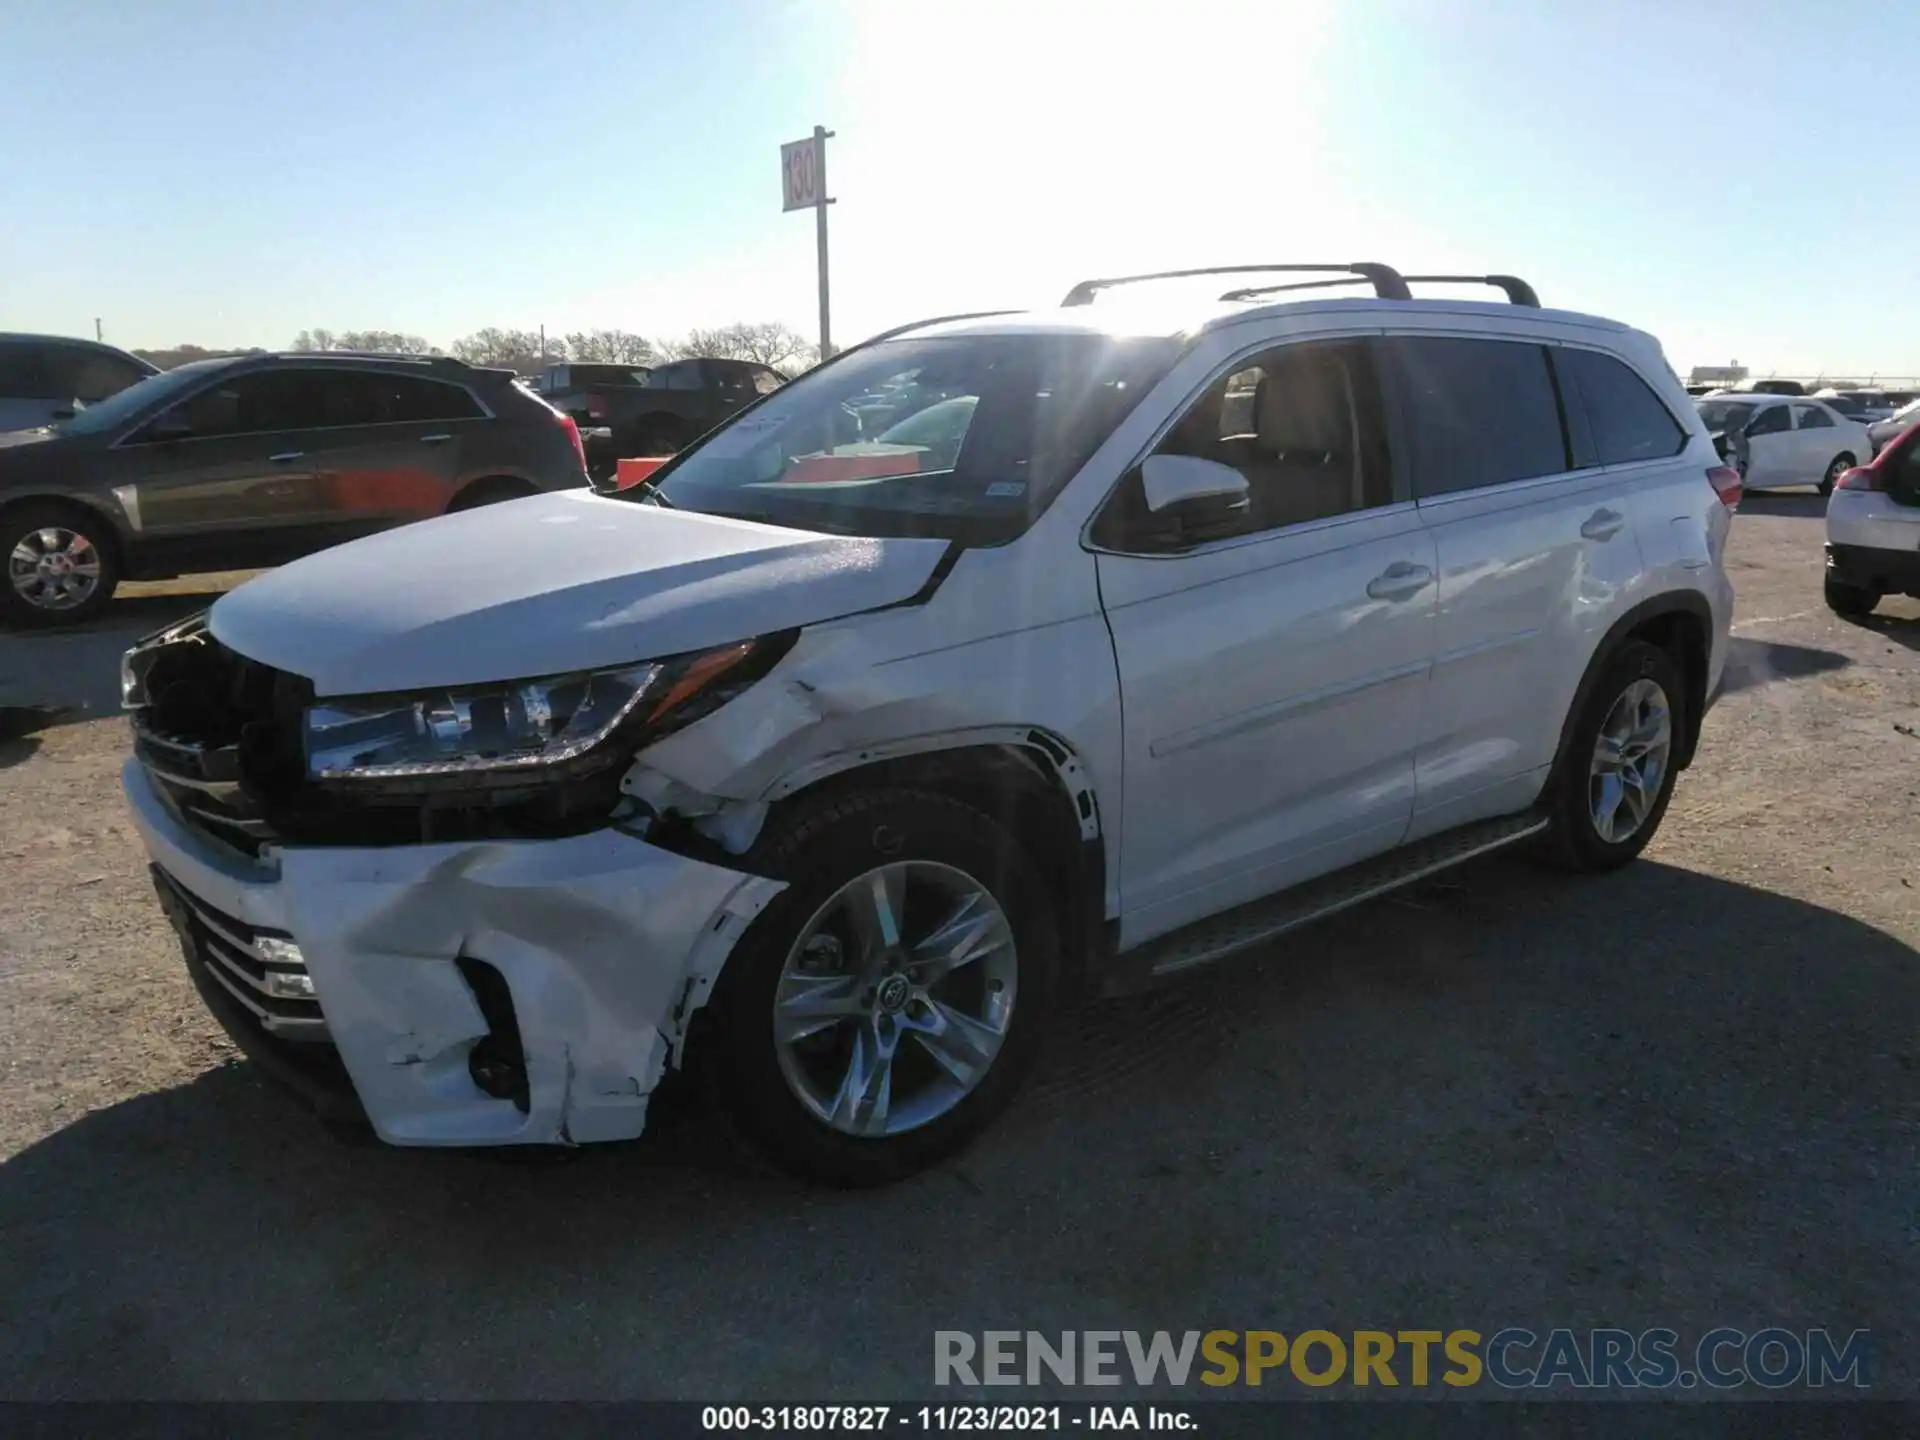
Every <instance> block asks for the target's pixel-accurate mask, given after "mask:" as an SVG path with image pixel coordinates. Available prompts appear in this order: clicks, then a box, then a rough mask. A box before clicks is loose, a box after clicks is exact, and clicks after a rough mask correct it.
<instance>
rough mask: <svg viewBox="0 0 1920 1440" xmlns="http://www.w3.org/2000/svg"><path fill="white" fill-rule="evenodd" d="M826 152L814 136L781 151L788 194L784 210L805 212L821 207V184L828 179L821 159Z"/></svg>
mask: <svg viewBox="0 0 1920 1440" xmlns="http://www.w3.org/2000/svg"><path fill="white" fill-rule="evenodd" d="M824 148H825V147H824V146H822V145H821V143H820V140H819V138H818V137H817V136H813V135H809V136H808V137H807V138H806V139H804V140H795V141H793V142H792V143H791V144H788V145H782V146H781V147H780V179H781V182H782V187H783V189H784V190H785V193H786V203H785V204H784V205H782V206H781V207H780V208H781V209H782V210H804V209H806V208H807V207H808V206H809V205H818V204H819V203H820V199H821V192H822V190H823V188H824V187H823V185H822V184H821V182H822V181H823V180H824V179H825V178H826V177H825V175H824V174H823V173H822V172H823V171H824V170H825V168H826V167H825V166H824V165H823V164H822V163H821V157H820V151H821V150H822V149H824Z"/></svg>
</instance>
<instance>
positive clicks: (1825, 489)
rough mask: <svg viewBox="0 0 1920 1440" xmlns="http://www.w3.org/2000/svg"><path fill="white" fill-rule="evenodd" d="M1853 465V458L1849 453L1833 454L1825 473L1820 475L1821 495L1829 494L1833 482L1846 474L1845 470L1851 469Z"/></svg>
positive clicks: (1831, 491)
mask: <svg viewBox="0 0 1920 1440" xmlns="http://www.w3.org/2000/svg"><path fill="white" fill-rule="evenodd" d="M1853 465H1854V459H1853V456H1851V455H1848V454H1844V453H1843V454H1839V455H1836V456H1834V457H1833V459H1832V461H1831V462H1830V463H1829V464H1828V465H1827V473H1826V474H1825V475H1823V476H1821V477H1820V493H1821V494H1822V495H1831V494H1832V493H1833V487H1834V484H1835V482H1837V481H1838V480H1839V479H1840V477H1841V476H1842V475H1844V474H1846V472H1847V471H1849V470H1851V469H1852V468H1853Z"/></svg>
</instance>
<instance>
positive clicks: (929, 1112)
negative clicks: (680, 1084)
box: [696, 790, 1061, 1187]
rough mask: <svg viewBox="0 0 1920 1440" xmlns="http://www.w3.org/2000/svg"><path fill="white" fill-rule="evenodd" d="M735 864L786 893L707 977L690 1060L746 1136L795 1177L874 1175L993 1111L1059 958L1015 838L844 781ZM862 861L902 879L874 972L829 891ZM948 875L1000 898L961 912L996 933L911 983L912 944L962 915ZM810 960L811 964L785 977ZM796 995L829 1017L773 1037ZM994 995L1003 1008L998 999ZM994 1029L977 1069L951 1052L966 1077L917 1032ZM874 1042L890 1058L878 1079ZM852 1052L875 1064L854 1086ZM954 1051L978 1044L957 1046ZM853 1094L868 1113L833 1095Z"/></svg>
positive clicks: (804, 1021) (1023, 1060)
mask: <svg viewBox="0 0 1920 1440" xmlns="http://www.w3.org/2000/svg"><path fill="white" fill-rule="evenodd" d="M744 868H748V869H751V870H754V871H756V872H758V873H761V874H766V875H771V876H775V877H778V878H780V879H784V880H786V881H787V888H786V889H785V890H783V891H782V892H781V893H780V894H779V895H777V896H775V897H774V899H773V901H772V903H770V904H769V905H768V906H767V908H766V909H765V910H764V911H763V912H761V914H760V915H759V916H758V917H757V918H756V919H755V920H754V922H753V924H752V925H751V926H750V927H749V929H748V930H747V933H746V934H745V935H744V936H742V937H741V940H740V943H739V945H738V947H737V948H736V949H735V951H734V953H733V956H732V958H731V959H730V960H729V961H728V962H727V965H726V968H725V969H724V970H723V971H722V972H721V977H720V982H719V986H718V988H717V990H716V992H715V995H714V999H713V1002H712V1004H711V1006H710V1007H709V1012H710V1019H711V1022H712V1025H711V1029H710V1030H709V1032H708V1034H707V1035H706V1036H705V1037H704V1039H705V1044H704V1046H703V1047H702V1049H703V1051H704V1056H697V1057H696V1059H698V1060H699V1062H700V1067H701V1069H702V1070H703V1071H704V1072H705V1075H706V1078H707V1079H708V1081H709V1082H710V1083H711V1084H712V1085H713V1087H714V1088H715V1089H716V1090H717V1092H718V1095H719V1098H720V1101H721V1103H722V1105H723V1106H724V1108H725V1110H726V1112H727V1114H728V1115H729V1117H730V1118H731V1119H732V1121H733V1124H734V1126H735V1128H736V1130H737V1131H738V1132H739V1133H740V1135H741V1136H742V1137H743V1138H744V1139H746V1140H747V1141H749V1142H750V1143H751V1144H752V1145H753V1146H755V1147H756V1148H757V1149H758V1150H759V1151H761V1152H762V1153H763V1154H764V1155H766V1156H767V1157H768V1158H769V1159H771V1160H772V1161H773V1162H774V1163H775V1164H777V1165H779V1166H780V1167H781V1168H783V1169H785V1170H787V1171H789V1172H791V1173H792V1174H795V1175H798V1176H800V1177H802V1178H804V1179H807V1180H811V1181H816V1182H819V1183H822V1184H827V1185H834V1186H840V1187H861V1186H870V1185H881V1184H886V1183H888V1182H890V1181H893V1180H898V1179H901V1178H903V1177H905V1176H907V1175H910V1174H912V1173H914V1172H915V1171H917V1170H921V1169H923V1168H925V1167H926V1166H928V1165H932V1164H934V1163H936V1162H937V1161H940V1160H942V1159H944V1158H946V1157H947V1156H949V1155H951V1154H953V1153H954V1152H955V1151H957V1150H959V1149H960V1148H961V1147H962V1146H963V1145H965V1144H966V1143H967V1142H968V1141H969V1140H970V1139H972V1137H973V1136H974V1135H975V1134H976V1133H978V1132H979V1130H980V1129H981V1128H982V1127H983V1126H985V1125H986V1124H987V1123H988V1121H990V1120H991V1119H992V1118H993V1117H994V1116H995V1115H996V1114H998V1113H999V1112H1000V1111H1001V1110H1002V1109H1004V1108H1005V1107H1006V1105H1007V1103H1008V1102H1009V1101H1010V1100H1011V1099H1012V1098H1013V1095H1014V1093H1015V1091H1016V1090H1017V1089H1018V1088H1019V1085H1020V1083H1021V1081H1022V1080H1023V1079H1024V1078H1025V1076H1026V1073H1027V1071H1028V1070H1029V1069H1030V1068H1031V1067H1032V1065H1033V1061H1034V1058H1035V1056H1036V1055H1037V1054H1038V1052H1039V1047H1040V1043H1041V1040H1042V1038H1043V1037H1044V1035H1045V1033H1046V1032H1047V1030H1048V1029H1049V1028H1051V1024H1052V1021H1053V1018H1054V1014H1055V1012H1056V1009H1057V1007H1058V1004H1059V988H1060V986H1059V980H1060V971H1061V966H1060V959H1059V949H1060V946H1059V927H1058V923H1057V918H1056V916H1055V914H1054V912H1053V909H1052V907H1051V905H1050V903H1049V900H1048V897H1047V895H1046V893H1045V891H1044V890H1043V889H1042V888H1041V887H1040V885H1039V884H1038V882H1037V881H1036V879H1035V878H1034V877H1035V876H1036V875H1037V874H1038V873H1039V871H1038V869H1037V867H1036V866H1035V865H1034V863H1033V861H1032V860H1031V859H1029V858H1028V857H1027V855H1026V854H1025V852H1024V851H1023V850H1022V848H1021V846H1020V845H1019V843H1018V842H1017V841H1016V840H1015V839H1014V837H1013V836H1012V835H1010V834H1009V833H1008V832H1007V831H1005V830H1003V829H1002V828H1001V827H1000V826H998V825H996V824H995V823H994V822H993V821H992V820H990V819H988V818H987V817H986V816H985V815H983V814H981V813H980V812H979V811H977V810H975V809H973V808H972V807H971V806H967V805H963V804H961V803H959V802H958V801H955V800H951V799H948V798H946V797H945V796H941V795H934V794H928V793H924V792H920V791H912V790H878V791H866V792H856V793H853V794H844V793H843V794H842V795H840V796H838V797H833V798H828V799H824V800H822V801H820V802H818V803H817V804H815V805H814V806H812V807H810V808H807V809H805V810H802V811H801V812H799V813H796V814H795V815H794V816H793V817H792V818H791V819H790V820H788V821H787V822H785V823H784V824H782V825H781V826H780V827H779V829H778V831H777V832H775V833H771V834H769V835H768V836H766V837H764V838H763V839H762V841H761V842H760V844H758V845H756V847H755V849H754V853H753V855H752V856H751V857H750V858H749V861H748V862H747V864H746V866H745V867H744ZM875 874H889V875H904V880H903V882H902V884H901V887H900V889H899V891H898V892H897V893H898V894H900V895H903V896H904V900H903V901H902V902H901V903H898V904H896V905H895V906H894V907H893V913H894V914H895V916H896V923H895V925H894V926H893V927H892V930H891V933H892V934H893V936H894V939H895V940H896V941H897V942H898V944H897V945H895V946H893V947H890V950H889V951H888V952H887V953H888V954H890V955H891V956H892V960H891V961H890V962H888V964H889V966H890V967H893V968H882V965H881V963H880V962H881V961H885V960H886V958H887V957H886V955H881V956H878V957H876V956H873V955H871V954H869V953H868V952H867V951H864V950H863V949H862V947H861V945H860V941H859V936H858V934H857V933H856V928H857V917H856V916H854V915H853V914H852V913H851V912H850V911H849V910H848V909H846V908H845V907H843V906H842V905H841V904H840V902H839V901H838V900H837V898H836V897H838V896H840V895H843V894H845V893H846V892H847V887H849V886H850V885H851V884H852V882H854V881H856V880H859V881H862V883H863V885H864V884H865V882H866V881H867V880H868V879H870V878H871V877H872V876H873V875H875ZM954 876H958V877H959V879H958V880H954V879H952V877H954ZM962 881H970V882H972V884H973V885H974V886H976V887H977V890H978V893H979V894H984V896H985V898H986V900H988V901H990V902H991V903H992V904H993V905H995V906H997V907H998V909H997V911H993V912H990V913H989V912H987V911H985V910H984V909H983V908H981V907H978V906H976V911H975V913H976V914H977V915H980V914H985V915H987V918H988V919H989V920H990V919H991V918H992V916H993V915H997V916H998V918H999V920H1001V921H1004V922H1005V926H1004V929H995V930H991V931H989V932H988V934H989V935H992V934H999V935H1001V936H1003V937H1004V942H1005V943H1001V944H993V943H989V942H988V941H984V940H983V941H982V942H981V943H979V944H978V945H977V946H975V947H974V948H973V949H972V951H971V953H970V954H967V955H966V957H965V958H963V959H957V960H956V961H955V962H954V963H953V964H952V966H951V973H950V974H948V975H946V976H945V977H944V978H935V979H932V980H926V979H925V977H926V976H927V974H928V973H929V972H928V970H926V969H924V968H922V966H921V964H920V962H919V961H917V960H916V959H915V957H919V956H923V955H936V954H938V953H939V952H938V951H936V950H933V949H931V948H929V947H927V945H926V942H927V940H928V938H929V937H930V935H931V933H932V932H933V931H935V930H938V929H942V928H945V929H948V930H949V931H950V932H951V931H952V929H953V928H954V927H953V926H952V925H950V924H948V925H944V926H943V921H950V920H951V919H952V918H953V917H954V916H955V915H957V914H959V913H960V912H959V910H958V908H957V901H956V895H957V894H958V892H959V889H960V888H963V887H961V885H960V882H962ZM948 886H953V887H955V889H953V890H945V887H948ZM943 890H944V891H945V893H943ZM859 893H869V894H870V893H871V892H870V891H864V890H863V891H862V892H859ZM976 899H977V897H976ZM970 903H971V902H970ZM950 905H951V906H954V907H955V908H952V909H950V908H949V906H950ZM863 913H864V914H866V915H868V916H873V915H874V914H875V913H876V911H875V909H874V907H871V906H869V907H866V908H865V909H864V911H863ZM875 925H878V926H879V929H878V930H877V931H876V930H874V929H873V927H874V926H875ZM867 926H868V933H870V934H874V933H885V932H886V927H885V925H884V923H883V922H878V921H876V920H873V919H869V920H868V921H867ZM806 937H811V938H810V939H808V940H807V945H806V947H805V948H804V949H803V948H802V947H801V944H800V942H801V941H802V940H803V938H806ZM822 947H824V948H822ZM901 962H905V964H904V968H897V967H898V966H899V965H900V963H901ZM935 963H937V962H935ZM810 967H812V969H813V973H795V972H796V970H799V971H802V972H805V971H808V970H809V968H810ZM909 982H910V983H909ZM803 987H817V988H803ZM909 991H910V992H911V996H910V998H908V997H907V996H906V992H909ZM796 993H800V994H813V995H818V996H820V997H822V998H823V999H824V1000H826V1002H827V1003H828V1004H830V1005H832V1006H834V1007H835V1010H834V1018H830V1019H824V1020H815V1019H813V1018H812V1016H813V1015H814V1014H826V1013H827V1012H826V1011H824V1010H821V1011H814V1012H808V1013H807V1014H806V1015H805V1016H803V1017H801V1019H800V1020H799V1021H798V1023H796V1024H795V1025H794V1026H793V1028H794V1029H795V1030H799V1029H800V1028H802V1027H808V1028H811V1030H812V1032H813V1033H809V1034H805V1035H803V1036H801V1037H800V1038H797V1039H794V1040H792V1041H790V1042H787V1043H783V1041H782V1039H781V1038H780V1034H779V1030H778V1029H777V1027H776V1014H775V1010H776V1001H781V1000H782V998H783V997H787V998H786V1001H785V1003H787V1004H789V1005H790V1004H791V1002H792V997H793V996H794V995H796ZM968 997H971V998H968ZM930 1002H938V1007H939V1008H937V1009H936V1008H935V1006H934V1005H933V1004H932V1003H930ZM999 1006H1004V1007H1005V1008H1003V1009H999V1010H997V1012H996V1009H995V1007H999ZM956 1011H957V1012H959V1015H960V1017H962V1018H965V1017H969V1016H971V1017H973V1018H972V1022H971V1025H967V1026H963V1025H961V1024H958V1023H955V1021H954V1018H953V1017H954V1016H955V1012H956ZM789 1014H791V1012H789ZM996 1015H997V1018H996ZM994 1024H998V1027H999V1029H998V1034H999V1040H998V1045H997V1049H995V1050H992V1052H991V1054H990V1055H989V1056H988V1058H987V1059H986V1060H985V1062H984V1064H981V1065H969V1064H967V1063H966V1062H962V1061H958V1060H956V1061H954V1062H952V1063H953V1064H960V1065H962V1068H963V1069H968V1070H969V1071H970V1073H972V1075H973V1077H974V1078H973V1080H972V1083H971V1084H970V1086H969V1085H968V1084H967V1083H965V1082H964V1081H963V1080H962V1078H961V1076H960V1072H959V1071H951V1070H950V1067H943V1065H942V1064H941V1063H938V1062H937V1061H936V1058H935V1056H936V1051H935V1048H934V1046H933V1042H932V1041H931V1040H929V1039H926V1038H924V1037H926V1036H928V1035H929V1033H930V1032H932V1031H934V1030H936V1029H937V1030H938V1031H939V1032H941V1033H943V1034H945V1035H946V1036H948V1037H949V1038H948V1039H947V1040H946V1041H943V1042H942V1043H943V1044H947V1045H954V1041H955V1040H959V1041H965V1042H972V1043H976V1044H977V1043H978V1042H977V1041H975V1036H977V1035H979V1034H981V1033H983V1032H987V1033H991V1031H990V1029H989V1027H991V1026H992V1025H994ZM972 1026H979V1027H981V1028H980V1029H973V1028H972ZM889 1035H890V1036H891V1037H892V1038H891V1040H890V1041H889V1040H887V1039H886V1038H885V1037H887V1036H889ZM877 1037H878V1038H877ZM916 1042H917V1043H916ZM876 1045H881V1046H883V1047H887V1048H888V1051H889V1053H890V1054H891V1060H890V1061H889V1062H888V1067H887V1070H886V1074H887V1080H886V1082H885V1084H884V1085H882V1084H879V1083H878V1081H877V1076H878V1074H879V1069H880V1067H879V1065H878V1062H877V1060H876V1051H875V1048H874V1047H875V1046H876ZM862 1047H865V1048H864V1055H865V1058H866V1060H867V1062H868V1068H869V1070H870V1072H871V1073H872V1074H873V1075H874V1076H875V1077H876V1083H875V1084H873V1085H869V1086H866V1087H861V1086H859V1085H857V1084H855V1083H854V1079H855V1064H854V1061H855V1058H856V1057H858V1056H860V1055H861V1054H862V1053H863V1050H862ZM955 1052H965V1053H967V1054H971V1055H973V1056H975V1057H976V1058H977V1056H978V1054H979V1053H980V1052H979V1051H977V1050H968V1049H967V1047H966V1045H964V1044H961V1045H954V1052H950V1053H955ZM836 1076H837V1077H839V1078H838V1082H837V1084H836V1080H835V1077H836ZM803 1091H804V1092H807V1093H806V1095H804V1096H803ZM855 1095H858V1096H860V1097H861V1098H863V1099H865V1100H869V1101H872V1102H873V1103H872V1108H871V1109H863V1108H862V1107H861V1106H860V1105H857V1104H850V1103H848V1102H849V1099H850V1097H852V1096H855ZM876 1097H877V1098H876ZM836 1116H837V1117H838V1118H837V1119H835V1118H832V1117H836Z"/></svg>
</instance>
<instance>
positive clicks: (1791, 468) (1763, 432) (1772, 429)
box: [1746, 402, 1806, 489]
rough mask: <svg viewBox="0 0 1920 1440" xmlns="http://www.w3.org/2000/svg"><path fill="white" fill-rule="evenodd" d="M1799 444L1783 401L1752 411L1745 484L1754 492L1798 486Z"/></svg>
mask: <svg viewBox="0 0 1920 1440" xmlns="http://www.w3.org/2000/svg"><path fill="white" fill-rule="evenodd" d="M1800 445H1801V442H1800V440H1799V439H1798V438H1796V437H1795V435H1794V433H1793V416H1792V414H1791V412H1790V411H1789V410H1788V408H1787V406H1786V404H1785V403H1784V402H1783V403H1781V404H1776V405H1768V406H1765V407H1764V408H1761V409H1758V410H1756V411H1755V412H1754V416H1753V418H1752V419H1751V420H1749V421H1748V422H1747V474H1746V482H1747V484H1749V485H1751V486H1753V487H1754V488H1755V489H1764V488H1766V487H1767V486H1769V485H1798V484H1800V483H1801V482H1802V481H1804V480H1805V479H1806V476H1805V475H1803V474H1802V473H1801V465H1800Z"/></svg>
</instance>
